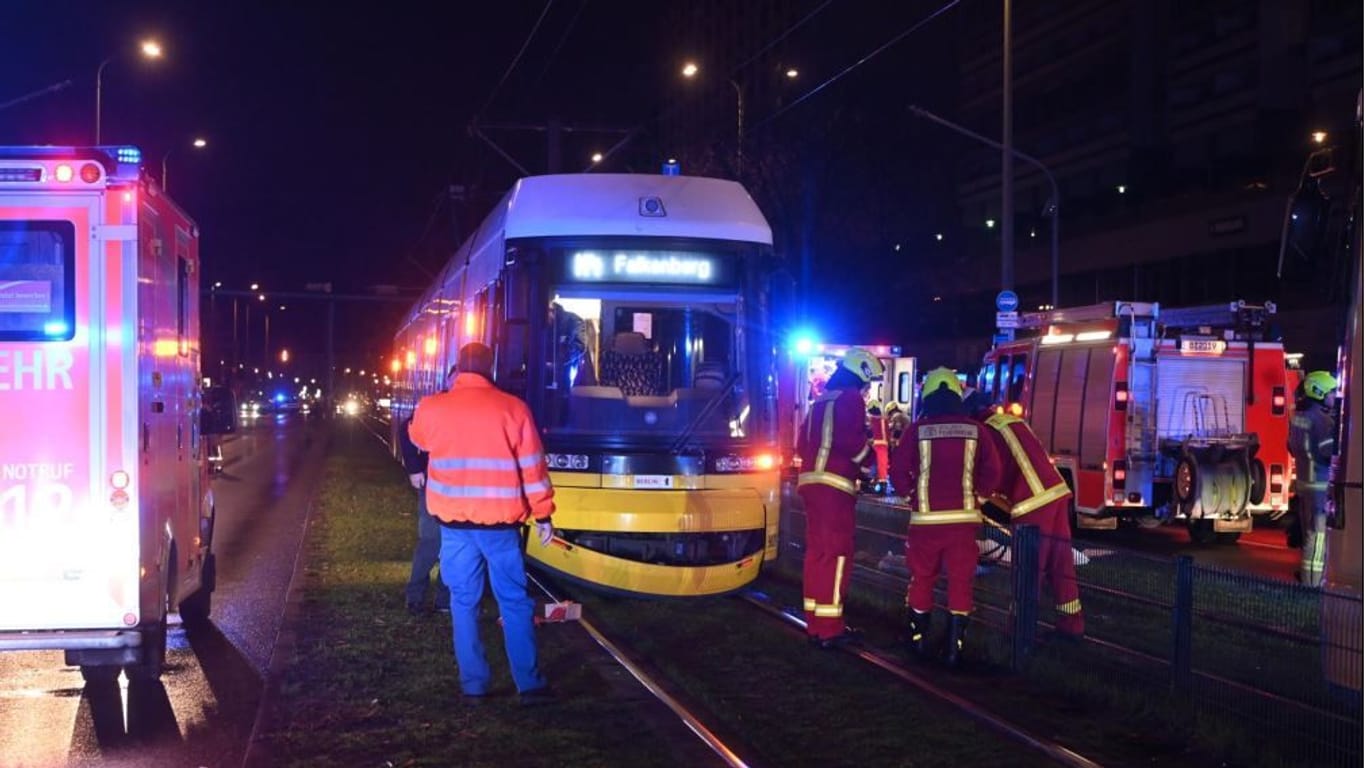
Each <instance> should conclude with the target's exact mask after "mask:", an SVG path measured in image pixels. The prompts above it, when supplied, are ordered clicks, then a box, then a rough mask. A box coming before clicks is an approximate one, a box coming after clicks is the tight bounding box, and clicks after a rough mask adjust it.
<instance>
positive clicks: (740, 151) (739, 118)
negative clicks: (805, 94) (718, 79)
mask: <svg viewBox="0 0 1366 768" xmlns="http://www.w3.org/2000/svg"><path fill="white" fill-rule="evenodd" d="M700 71H701V69H700V68H699V67H698V66H697V63H696V62H692V61H689V62H686V63H684V64H683V69H682V70H681V73H682V75H683V76H684V77H686V78H688V79H689V80H691V79H693V78H694V77H697V73H698V72H700ZM789 72H791V74H789V75H788V77H796V76H797V75H796V72H797V70H795V69H793V70H789ZM726 82H728V83H730V87H731V88H734V89H735V175H736V176H739V175H740V171H741V170H742V169H743V168H744V164H745V149H744V136H745V90H744V89H743V88H741V87H740V84H739V83H738V82H736V81H735V78H732V77H728V78H726Z"/></svg>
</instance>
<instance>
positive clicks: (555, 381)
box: [542, 285, 751, 444]
mask: <svg viewBox="0 0 1366 768" xmlns="http://www.w3.org/2000/svg"><path fill="white" fill-rule="evenodd" d="M741 315H742V306H741V303H740V302H739V300H738V299H737V297H736V296H735V295H733V294H713V295H699V294H696V293H683V292H670V291H668V290H667V289H664V290H659V289H645V290H642V289H641V288H640V287H638V286H632V287H630V288H629V289H628V288H623V289H618V290H614V289H612V288H608V287H606V286H592V287H591V288H590V287H587V286H582V285H577V286H563V287H560V288H559V289H557V290H556V291H554V292H553V293H552V300H551V302H550V306H549V308H548V317H547V325H548V327H549V329H550V333H551V335H552V337H553V338H552V339H551V343H550V345H549V347H550V354H549V358H550V359H549V360H547V365H548V368H549V370H548V371H547V376H546V377H545V386H546V392H545V406H546V408H545V409H544V411H545V418H544V419H543V424H542V426H543V427H545V428H546V429H547V432H549V433H550V434H557V435H561V436H569V435H575V436H579V437H581V438H588V439H590V440H592V441H593V442H598V441H602V442H630V441H632V440H639V441H641V442H647V443H651V444H653V443H665V444H667V443H670V442H674V441H683V440H688V439H696V440H699V441H705V442H707V443H711V444H715V443H716V442H728V441H731V440H742V439H744V438H745V437H746V433H747V432H748V431H749V430H750V429H751V424H750V421H751V414H750V411H751V409H750V407H749V406H750V396H749V393H748V391H747V390H748V387H749V385H750V382H748V381H747V380H746V375H745V374H746V371H745V367H744V360H745V350H744V337H743V334H742V333H741V328H742V327H743V323H742V320H741Z"/></svg>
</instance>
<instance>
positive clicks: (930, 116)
mask: <svg viewBox="0 0 1366 768" xmlns="http://www.w3.org/2000/svg"><path fill="white" fill-rule="evenodd" d="M907 109H908V110H910V112H911V114H913V115H915V116H917V117H923V118H925V119H926V120H929V121H930V122H932V123H937V124H939V125H942V126H944V127H945V128H948V129H949V130H950V131H953V132H954V133H957V134H959V135H961V136H967V137H968V138H970V139H976V140H977V141H980V142H982V143H983V144H986V145H987V146H989V147H995V148H996V149H1004V145H1003V144H1001V143H1000V142H998V141H993V140H991V139H988V138H987V137H985V136H983V135H982V134H980V133H977V132H976V131H973V130H970V129H968V128H964V127H963V126H961V125H959V124H958V123H955V122H952V121H949V120H945V119H944V118H942V117H940V116H939V115H936V114H934V113H933V112H930V111H929V110H927V109H921V108H920V107H917V106H916V105H914V104H911V105H909V106H908V107H907ZM1010 154H1011V155H1012V156H1014V157H1018V158H1020V159H1021V160H1023V161H1025V162H1026V163H1029V164H1030V165H1032V166H1034V167H1035V168H1038V169H1039V170H1040V171H1042V172H1043V175H1044V178H1046V179H1048V186H1049V187H1050V189H1051V190H1052V193H1053V199H1052V200H1051V201H1049V205H1048V210H1047V213H1048V218H1049V224H1050V226H1049V229H1050V230H1051V232H1050V233H1049V234H1050V235H1051V236H1052V239H1053V242H1052V261H1053V286H1052V287H1053V290H1052V297H1053V301H1052V304H1053V306H1057V305H1058V210H1059V208H1061V206H1062V197H1061V196H1060V195H1059V194H1058V181H1057V179H1055V178H1053V172H1052V171H1050V170H1048V166H1046V165H1044V164H1043V163H1041V162H1039V160H1038V159H1037V158H1035V157H1032V156H1030V155H1026V154H1025V153H1023V152H1021V151H1020V150H1018V149H1014V148H1011V150H1010ZM1009 231H1010V230H1009V229H1008V228H1007V230H1006V232H1009ZM1002 236H1003V237H1004V236H1005V233H1004V232H1003V233H1002ZM1012 245H1013V243H1012ZM1012 270H1013V267H1012Z"/></svg>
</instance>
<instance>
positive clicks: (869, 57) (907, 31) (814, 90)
mask: <svg viewBox="0 0 1366 768" xmlns="http://www.w3.org/2000/svg"><path fill="white" fill-rule="evenodd" d="M960 1H961V0H950V2H948V3H946V4H944V5H943V6H941V7H940V8H939V10H937V11H935V12H934V13H931V14H930V15H929V16H926V17H925V18H923V19H921V20H920V21H917V22H915V23H914V24H912V25H911V26H909V27H907V28H906V29H904V30H902V31H901V32H898V33H897V34H896V35H895V36H894V37H892V39H890V40H888V41H887V42H885V43H883V44H882V45H879V46H878V47H877V48H874V49H873V50H872V51H871V52H869V53H868V54H866V55H865V56H864V57H863V58H861V59H859V60H858V61H856V62H854V63H853V64H850V65H849V66H847V67H845V68H844V69H842V70H840V71H839V72H837V73H835V75H833V76H832V77H830V78H828V79H826V80H825V81H824V82H822V83H821V84H820V85H817V86H816V87H814V88H812V89H811V90H809V91H807V92H806V93H804V94H802V95H801V96H799V97H797V98H796V99H794V100H793V101H791V102H789V103H788V104H786V105H785V106H783V108H782V109H780V110H778V111H777V112H774V113H773V114H771V115H769V116H768V117H766V118H764V119H763V120H760V121H759V122H758V123H756V124H755V125H752V126H750V128H748V129H747V130H746V131H745V133H753V132H754V131H755V130H757V129H759V128H761V127H763V126H765V125H767V124H768V123H771V122H773V121H774V120H776V119H778V118H779V117H781V116H782V115H783V114H785V113H787V112H788V111H789V110H791V109H792V108H794V107H796V106H797V105H798V104H801V103H802V102H804V101H806V100H807V99H809V98H811V97H812V96H815V95H816V94H817V93H820V92H821V91H822V90H824V89H825V88H826V86H829V85H830V84H831V83H833V82H835V81H836V80H839V79H840V78H842V77H844V76H845V75H847V74H849V73H850V72H853V71H854V70H855V69H858V68H859V67H861V66H863V65H864V64H866V63H868V62H869V61H871V60H872V59H873V58H875V57H876V56H877V55H878V54H880V53H882V52H883V51H885V50H887V49H888V48H891V47H892V46H893V45H896V44H897V43H899V42H901V41H902V40H904V39H905V38H906V37H908V36H910V35H911V34H913V33H915V32H916V31H918V30H919V29H920V28H921V27H923V26H925V25H926V24H929V23H930V22H931V21H934V20H935V19H937V18H939V17H940V16H942V15H944V14H945V13H947V12H948V11H949V10H951V9H952V8H953V7H954V6H956V5H958V3H959V2H960Z"/></svg>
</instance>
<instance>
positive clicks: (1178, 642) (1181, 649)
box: [1171, 555, 1195, 689]
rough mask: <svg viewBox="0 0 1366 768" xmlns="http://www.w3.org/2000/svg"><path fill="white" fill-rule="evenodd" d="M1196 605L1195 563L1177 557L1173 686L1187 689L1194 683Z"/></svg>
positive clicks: (1173, 601)
mask: <svg viewBox="0 0 1366 768" xmlns="http://www.w3.org/2000/svg"><path fill="white" fill-rule="evenodd" d="M1194 604H1195V560H1194V559H1193V558H1191V556H1190V555H1181V556H1180V557H1178V558H1176V594H1175V595H1174V597H1173V599H1172V658H1171V664H1172V687H1174V688H1178V689H1186V688H1189V687H1190V683H1191V624H1192V621H1193V619H1194V614H1195V611H1194Z"/></svg>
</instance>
